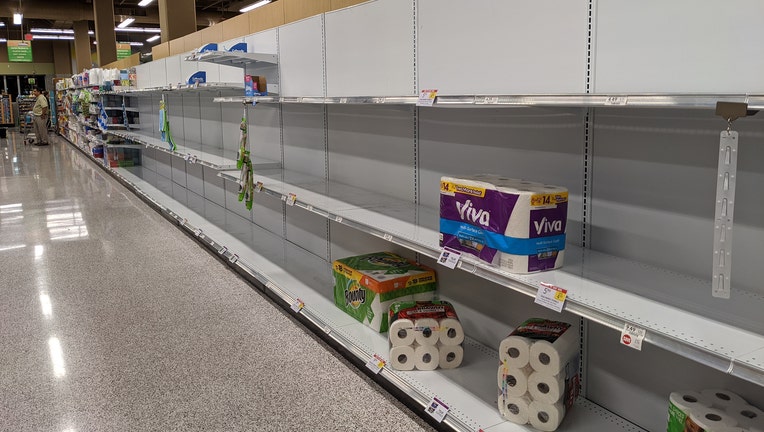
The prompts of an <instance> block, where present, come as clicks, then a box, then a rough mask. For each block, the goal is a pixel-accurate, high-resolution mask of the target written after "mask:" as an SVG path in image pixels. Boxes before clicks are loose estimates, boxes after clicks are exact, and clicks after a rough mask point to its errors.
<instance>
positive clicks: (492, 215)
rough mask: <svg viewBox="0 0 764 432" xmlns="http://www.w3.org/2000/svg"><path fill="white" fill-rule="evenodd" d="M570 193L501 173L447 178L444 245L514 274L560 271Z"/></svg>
mask: <svg viewBox="0 0 764 432" xmlns="http://www.w3.org/2000/svg"><path fill="white" fill-rule="evenodd" d="M567 216H568V190H567V189H566V188H564V187H560V186H552V185H546V184H543V183H538V182H531V181H526V180H519V179H510V178H505V177H501V176H498V175H490V174H482V175H475V176H470V177H448V176H444V177H442V178H441V182H440V236H441V240H440V245H441V247H447V248H450V249H454V250H457V251H460V252H463V253H469V254H471V255H474V256H476V257H478V258H480V259H481V260H483V261H485V262H488V263H492V264H494V265H498V266H500V267H501V268H502V269H506V270H507V271H510V272H513V273H531V272H537V271H542V270H552V269H556V268H560V267H561V266H562V263H563V258H564V253H565V229H566V225H567Z"/></svg>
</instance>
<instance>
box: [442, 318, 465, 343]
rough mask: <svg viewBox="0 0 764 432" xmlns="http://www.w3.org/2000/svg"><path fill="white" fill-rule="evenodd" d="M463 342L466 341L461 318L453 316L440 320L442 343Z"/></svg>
mask: <svg viewBox="0 0 764 432" xmlns="http://www.w3.org/2000/svg"><path fill="white" fill-rule="evenodd" d="M462 342H464V329H463V328H462V324H461V323H460V322H459V320H457V319H453V318H445V319H442V320H440V343H442V344H443V345H459V344H461V343H462Z"/></svg>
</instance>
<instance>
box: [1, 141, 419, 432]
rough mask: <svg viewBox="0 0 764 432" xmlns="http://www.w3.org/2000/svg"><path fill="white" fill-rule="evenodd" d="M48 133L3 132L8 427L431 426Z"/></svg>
mask: <svg viewBox="0 0 764 432" xmlns="http://www.w3.org/2000/svg"><path fill="white" fill-rule="evenodd" d="M51 142H52V144H51V145H50V146H47V147H34V146H24V144H23V142H22V140H21V138H20V136H19V135H18V134H16V133H11V134H9V138H8V139H7V140H6V139H2V140H0V159H1V161H0V269H1V270H0V279H1V281H0V298H1V299H2V301H0V347H2V348H1V349H0V430H8V431H57V432H82V431H114V430H130V431H142V430H155V431H171V430H178V431H190V430H205V431H215V430H225V431H234V430H249V431H293V430H305V431H337V430H347V431H351V430H352V431H378V430H385V429H389V428H394V429H397V430H405V431H414V430H431V429H430V428H429V426H427V425H426V424H425V423H424V422H423V421H422V420H421V419H419V418H418V417H416V416H415V415H414V414H412V413H411V412H410V411H408V409H407V408H405V407H403V406H402V405H401V404H400V403H398V402H397V401H395V400H394V399H392V398H391V397H390V396H389V395H388V394H387V393H385V392H384V391H383V390H380V389H379V387H378V386H377V385H376V384H375V383H373V382H372V381H370V380H369V379H367V378H366V377H365V376H362V375H361V374H360V373H359V372H358V371H357V370H355V369H354V368H353V367H352V366H350V365H348V364H347V363H346V362H345V361H344V360H342V359H340V358H338V356H337V355H336V354H334V353H332V352H331V351H330V350H328V349H327V348H326V347H325V345H323V343H321V342H320V341H317V340H316V339H314V338H313V337H312V336H311V335H309V334H308V333H306V331H305V330H304V329H303V328H302V327H301V326H300V325H299V324H297V323H295V322H294V321H293V320H292V319H291V318H289V317H288V316H286V315H284V314H283V313H282V312H281V311H280V310H279V309H277V308H276V307H274V306H273V305H272V304H270V303H269V302H268V301H267V300H266V299H264V298H263V297H261V296H260V294H259V293H257V292H255V291H254V290H253V289H252V288H251V287H250V286H249V285H248V284H247V283H246V282H244V281H242V280H241V279H240V278H239V277H238V276H236V275H235V274H234V273H232V272H231V271H229V270H228V269H227V268H226V267H225V266H224V265H223V264H221V263H220V262H218V261H217V260H216V259H215V258H213V257H212V256H210V255H209V254H207V253H206V252H205V251H204V250H202V249H201V248H200V247H199V246H198V245H197V244H196V243H195V242H194V241H192V240H191V239H189V238H188V237H186V236H185V235H184V234H183V233H181V232H180V231H179V230H177V229H176V228H174V227H173V226H172V225H171V224H170V223H169V222H167V221H166V220H165V219H164V218H162V217H161V216H160V215H159V214H158V213H156V212H155V211H153V210H152V209H150V208H149V207H148V206H146V205H145V204H144V203H143V202H142V201H140V200H139V199H138V198H137V197H135V196H134V195H132V194H131V193H130V192H129V191H127V190H126V189H125V188H124V187H122V186H121V185H120V184H118V183H117V182H116V181H114V180H113V179H112V178H111V177H109V176H108V175H107V174H106V173H104V172H103V171H102V170H101V169H99V168H98V167H96V166H94V165H93V163H92V162H91V161H89V160H88V159H87V158H86V157H84V156H83V155H82V154H80V153H79V152H78V151H77V150H75V149H74V148H72V147H71V146H70V145H68V144H65V143H64V142H63V140H61V139H60V138H58V139H51Z"/></svg>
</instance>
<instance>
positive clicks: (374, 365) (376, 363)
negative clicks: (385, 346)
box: [366, 354, 385, 374]
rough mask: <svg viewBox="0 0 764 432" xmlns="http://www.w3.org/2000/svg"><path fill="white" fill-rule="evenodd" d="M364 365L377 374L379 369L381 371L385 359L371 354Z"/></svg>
mask: <svg viewBox="0 0 764 432" xmlns="http://www.w3.org/2000/svg"><path fill="white" fill-rule="evenodd" d="M366 367H367V368H369V370H370V371H372V372H374V373H375V374H378V373H379V371H381V370H382V368H384V367H385V360H384V359H383V358H382V357H380V356H379V355H377V354H374V356H372V358H370V359H369V361H367V362H366Z"/></svg>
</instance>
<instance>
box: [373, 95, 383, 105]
mask: <svg viewBox="0 0 764 432" xmlns="http://www.w3.org/2000/svg"><path fill="white" fill-rule="evenodd" d="M371 101H372V102H374V103H375V104H383V103H385V98H381V97H375V98H371Z"/></svg>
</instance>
